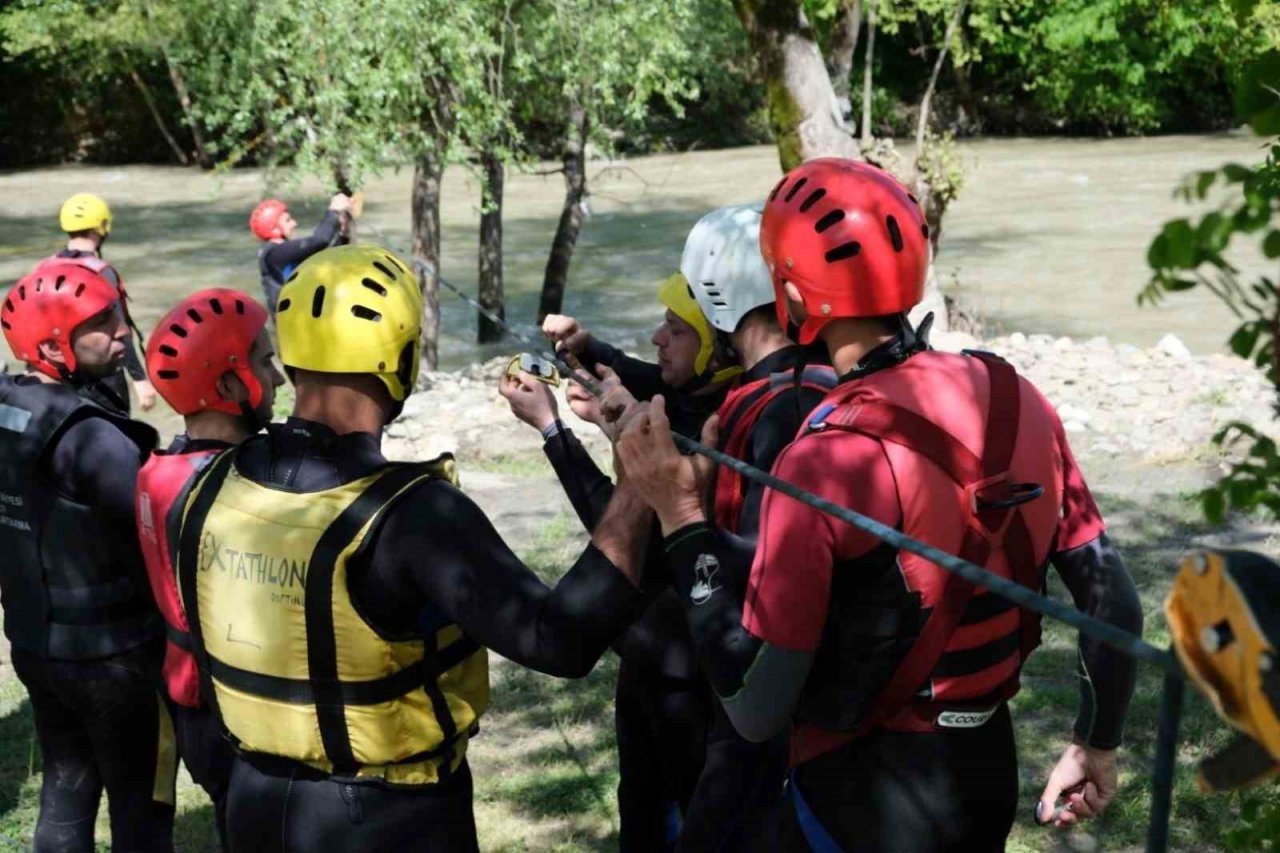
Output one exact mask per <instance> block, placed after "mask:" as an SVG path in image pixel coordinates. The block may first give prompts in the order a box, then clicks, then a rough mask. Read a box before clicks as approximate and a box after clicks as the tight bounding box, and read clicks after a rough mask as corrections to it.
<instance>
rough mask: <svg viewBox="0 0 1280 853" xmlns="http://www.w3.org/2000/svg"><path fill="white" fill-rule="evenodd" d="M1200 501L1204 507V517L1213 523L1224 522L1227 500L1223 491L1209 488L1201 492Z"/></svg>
mask: <svg viewBox="0 0 1280 853" xmlns="http://www.w3.org/2000/svg"><path fill="white" fill-rule="evenodd" d="M1200 502H1201V504H1202V505H1203V507H1204V517H1205V518H1207V519H1209V522H1210V523H1212V524H1222V522H1223V520H1224V519H1225V517H1226V501H1224V500H1223V497H1222V492H1220V491H1219V490H1218V489H1216V488H1208V489H1205V490H1204V491H1203V492H1201V493H1200Z"/></svg>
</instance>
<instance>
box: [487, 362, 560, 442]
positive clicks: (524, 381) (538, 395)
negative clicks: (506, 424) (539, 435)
mask: <svg viewBox="0 0 1280 853" xmlns="http://www.w3.org/2000/svg"><path fill="white" fill-rule="evenodd" d="M498 393H499V394H501V395H502V396H503V398H504V399H505V400H506V401H507V405H508V406H510V407H511V414H513V415H515V416H516V417H517V418H519V419H520V420H522V421H524V422H525V423H527V424H528V425H529V426H531V427H533V428H534V429H536V430H538V432H542V431H543V430H545V429H546V428H547V427H549V426H551V424H553V423H554V422H555V419H556V415H557V414H558V409H557V407H556V398H555V396H554V395H553V394H552V393H551V386H550V385H547V384H546V383H544V382H539V381H538V380H537V379H534V378H533V377H532V376H530V375H529V374H528V373H525V372H524V371H523V370H522V371H520V372H519V373H518V374H516V375H515V376H509V375H508V374H506V373H503V374H502V378H501V379H499V380H498Z"/></svg>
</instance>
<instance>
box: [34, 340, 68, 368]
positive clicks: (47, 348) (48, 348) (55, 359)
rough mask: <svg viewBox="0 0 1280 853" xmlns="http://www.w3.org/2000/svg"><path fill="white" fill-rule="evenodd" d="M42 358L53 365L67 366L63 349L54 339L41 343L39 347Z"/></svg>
mask: <svg viewBox="0 0 1280 853" xmlns="http://www.w3.org/2000/svg"><path fill="white" fill-rule="evenodd" d="M36 349H37V351H38V352H39V353H40V357H41V358H43V359H44V360H45V361H47V362H50V363H52V364H66V363H67V359H66V357H65V356H64V355H63V354H62V348H61V347H59V346H58V343H57V341H55V340H54V339H53V338H49V339H48V340H44V341H41V342H40V343H39V344H38V345H37V347H36Z"/></svg>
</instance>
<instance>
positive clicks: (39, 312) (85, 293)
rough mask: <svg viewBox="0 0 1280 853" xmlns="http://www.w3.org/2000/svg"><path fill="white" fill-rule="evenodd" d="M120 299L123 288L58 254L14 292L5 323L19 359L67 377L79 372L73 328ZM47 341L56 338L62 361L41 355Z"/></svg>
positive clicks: (0, 319) (1, 314)
mask: <svg viewBox="0 0 1280 853" xmlns="http://www.w3.org/2000/svg"><path fill="white" fill-rule="evenodd" d="M119 301H120V291H118V290H116V288H115V286H114V285H112V284H111V282H109V281H107V280H106V279H105V278H103V277H102V276H101V275H99V274H98V273H96V272H94V271H93V270H91V269H89V268H87V267H85V266H84V265H82V264H80V263H77V262H76V261H74V260H61V259H57V258H55V259H52V260H47V261H44V262H43V263H41V264H40V265H39V266H38V267H36V268H35V270H34V271H33V272H31V274H30V275H28V276H27V277H26V278H23V279H21V280H20V281H19V282H18V283H17V284H15V285H14V286H13V288H12V289H11V290H10V291H9V293H8V295H7V296H6V297H5V300H4V305H3V307H0V328H3V330H4V339H5V340H6V341H7V342H8V344H9V349H10V350H12V351H13V355H14V357H15V358H17V359H18V360H19V361H23V362H26V363H27V365H28V366H30V367H31V369H32V370H38V371H40V372H41V373H44V374H46V375H48V376H52V377H53V378H54V379H67V378H69V377H70V376H72V375H73V374H74V373H75V372H76V354H75V350H74V348H73V347H72V346H71V333H72V332H74V331H75V329H76V327H77V326H79V325H80V324H81V323H83V322H84V321H85V320H88V319H89V318H90V317H93V316H94V315H96V314H100V313H102V312H103V311H105V310H107V309H108V308H111V307H112V306H114V305H117V304H118V303H119ZM43 341H53V344H54V346H56V347H57V348H58V351H59V352H61V353H62V359H63V363H62V364H60V365H59V364H55V363H54V362H51V361H48V360H46V359H45V358H44V356H43V355H41V354H40V344H41V342H43Z"/></svg>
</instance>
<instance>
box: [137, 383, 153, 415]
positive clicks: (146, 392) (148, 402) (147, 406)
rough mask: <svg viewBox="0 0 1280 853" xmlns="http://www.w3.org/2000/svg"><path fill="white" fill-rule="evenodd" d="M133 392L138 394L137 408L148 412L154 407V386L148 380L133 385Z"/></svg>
mask: <svg viewBox="0 0 1280 853" xmlns="http://www.w3.org/2000/svg"><path fill="white" fill-rule="evenodd" d="M133 390H134V391H135V392H137V394H138V407H139V408H141V409H142V411H144V412H149V411H151V410H152V409H154V408H155V407H156V386H154V385H152V384H151V381H150V380H148V379H139V380H138V381H137V382H135V383H133Z"/></svg>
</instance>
